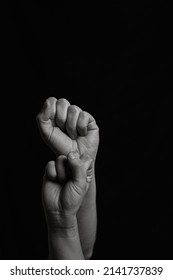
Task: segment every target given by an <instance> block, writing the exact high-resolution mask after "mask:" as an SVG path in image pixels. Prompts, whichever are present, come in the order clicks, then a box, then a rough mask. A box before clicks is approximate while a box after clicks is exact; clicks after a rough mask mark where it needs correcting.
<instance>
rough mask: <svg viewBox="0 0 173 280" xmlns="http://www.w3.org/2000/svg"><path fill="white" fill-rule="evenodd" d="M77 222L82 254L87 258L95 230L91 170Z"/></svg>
mask: <svg viewBox="0 0 173 280" xmlns="http://www.w3.org/2000/svg"><path fill="white" fill-rule="evenodd" d="M77 222H78V228H79V235H80V240H81V246H82V250H83V254H84V257H85V259H89V258H91V256H92V252H93V247H94V243H95V239H96V231H97V209H96V180H95V172H93V178H92V181H91V183H90V186H89V189H88V192H87V194H86V196H85V198H84V200H83V202H82V205H81V207H80V209H79V211H78V213H77Z"/></svg>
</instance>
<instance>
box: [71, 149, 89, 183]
mask: <svg viewBox="0 0 173 280" xmlns="http://www.w3.org/2000/svg"><path fill="white" fill-rule="evenodd" d="M67 159H68V166H69V167H70V170H71V175H72V181H73V183H74V184H75V185H78V186H79V187H81V188H84V187H86V185H87V183H89V182H90V181H91V177H92V176H91V170H92V166H93V160H92V158H91V157H90V156H89V155H84V154H83V155H82V156H81V157H80V156H79V154H78V153H76V152H70V153H69V154H68V156H67Z"/></svg>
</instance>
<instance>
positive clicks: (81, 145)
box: [37, 97, 99, 160]
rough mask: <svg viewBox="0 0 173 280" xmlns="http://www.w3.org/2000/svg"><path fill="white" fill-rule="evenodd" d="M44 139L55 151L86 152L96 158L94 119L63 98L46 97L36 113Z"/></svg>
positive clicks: (64, 153)
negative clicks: (39, 110) (40, 108)
mask: <svg viewBox="0 0 173 280" xmlns="http://www.w3.org/2000/svg"><path fill="white" fill-rule="evenodd" d="M37 123H38V126H39V130H40V133H41V136H42V138H43V140H44V141H45V142H46V143H47V144H48V145H49V147H50V148H51V149H52V150H53V151H54V152H55V153H56V155H65V156H67V155H68V154H69V153H70V152H78V153H79V155H82V154H88V155H89V156H90V157H91V158H92V159H93V160H94V159H95V158H96V154H97V150H98V145H99V129H98V126H97V124H96V121H95V119H94V118H93V117H92V116H91V115H90V114H89V113H87V112H85V111H82V110H81V109H80V108H79V107H78V106H75V105H70V103H69V102H68V101H67V100H66V99H64V98H61V99H58V100H57V99H56V98H54V97H49V98H48V99H47V100H46V101H45V103H44V106H43V108H42V110H41V112H40V113H39V114H38V116H37Z"/></svg>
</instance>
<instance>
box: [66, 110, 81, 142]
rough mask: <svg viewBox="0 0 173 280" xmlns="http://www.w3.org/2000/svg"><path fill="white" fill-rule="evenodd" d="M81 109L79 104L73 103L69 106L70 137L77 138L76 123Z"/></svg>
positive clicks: (67, 122)
mask: <svg viewBox="0 0 173 280" xmlns="http://www.w3.org/2000/svg"><path fill="white" fill-rule="evenodd" d="M80 111H81V109H80V108H79V107H78V106H75V105H71V106H69V107H68V111H67V120H66V130H67V133H68V135H69V136H70V138H71V139H73V140H74V139H76V138H77V130H76V125H77V120H78V117H79V113H80Z"/></svg>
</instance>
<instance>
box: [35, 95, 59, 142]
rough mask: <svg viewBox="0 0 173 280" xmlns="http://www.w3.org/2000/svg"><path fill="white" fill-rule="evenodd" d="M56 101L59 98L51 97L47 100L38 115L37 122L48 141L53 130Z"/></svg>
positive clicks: (42, 134)
mask: <svg viewBox="0 0 173 280" xmlns="http://www.w3.org/2000/svg"><path fill="white" fill-rule="evenodd" d="M56 101H57V99H56V98H55V97H49V98H48V99H47V100H46V101H45V103H44V105H43V108H42V110H41V111H40V113H39V114H38V115H37V124H38V127H39V130H40V134H41V136H42V137H43V139H44V140H46V141H47V140H48V141H49V139H50V137H51V134H52V131H53V127H54V119H55V114H56Z"/></svg>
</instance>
